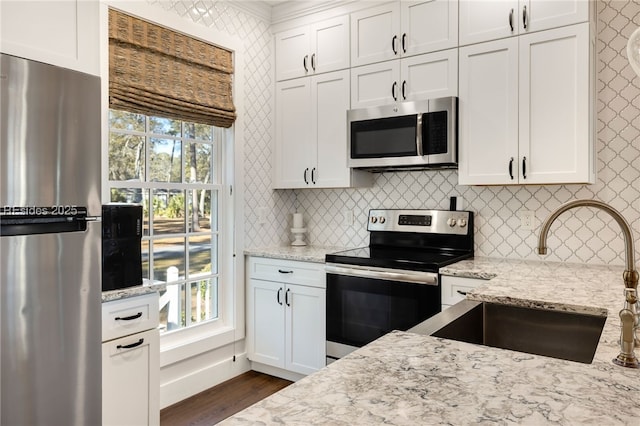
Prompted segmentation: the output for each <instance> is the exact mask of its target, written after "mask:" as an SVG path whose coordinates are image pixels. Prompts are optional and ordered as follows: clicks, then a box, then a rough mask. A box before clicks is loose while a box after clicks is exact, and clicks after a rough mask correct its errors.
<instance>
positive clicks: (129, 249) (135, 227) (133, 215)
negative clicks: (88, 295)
mask: <svg viewBox="0 0 640 426" xmlns="http://www.w3.org/2000/svg"><path fill="white" fill-rule="evenodd" d="M141 239H142V206H141V205H139V204H116V203H114V204H105V205H103V206H102V291H109V290H118V289H122V288H127V287H133V286H137V285H141V284H142V253H141V246H140V244H141Z"/></svg>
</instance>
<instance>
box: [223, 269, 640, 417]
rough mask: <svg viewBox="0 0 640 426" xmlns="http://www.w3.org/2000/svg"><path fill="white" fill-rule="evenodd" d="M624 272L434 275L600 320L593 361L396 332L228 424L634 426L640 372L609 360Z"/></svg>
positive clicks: (494, 297) (482, 293)
mask: <svg viewBox="0 0 640 426" xmlns="http://www.w3.org/2000/svg"><path fill="white" fill-rule="evenodd" d="M623 269H624V268H623V267H608V266H587V265H577V264H565V263H551V262H531V261H513V260H501V259H487V258H484V259H482V258H476V259H471V260H466V261H463V262H459V263H458V264H455V265H451V266H450V267H447V268H443V269H442V270H441V273H442V274H444V275H452V276H462V277H468V278H482V279H486V280H487V281H486V282H485V283H483V284H482V285H480V286H478V287H477V288H476V289H475V290H474V291H473V292H471V293H470V294H469V295H468V296H467V297H468V298H470V299H474V300H482V301H491V302H496V303H506V304H511V305H520V306H537V307H543V308H546V309H555V310H565V311H574V312H583V313H589V314H596V315H598V314H599V315H607V321H606V323H605V326H604V329H603V333H602V336H601V338H600V343H599V345H598V349H597V351H596V354H595V357H594V360H593V362H592V363H591V364H582V363H577V362H571V361H563V360H557V359H553V358H548V357H543V356H537V355H530V354H524V353H520V352H514V351H508V350H503V349H496V348H489V347H484V346H480V345H473V344H468V343H463V342H456V341H453V340H445V339H439V338H435V337H430V336H423V335H418V334H413V333H408V332H400V331H395V332H392V333H389V334H387V335H385V336H383V337H381V338H380V339H378V340H376V341H374V342H372V343H370V344H369V345H367V346H365V347H363V348H360V349H358V350H357V351H355V352H353V353H351V354H349V355H348V356H346V357H344V358H343V359H341V360H339V361H337V362H335V363H333V364H331V365H329V366H327V367H325V368H323V369H322V370H320V371H319V372H317V373H315V374H312V375H310V376H308V377H306V378H304V379H302V380H300V381H298V382H296V383H294V384H292V385H291V386H289V387H287V388H285V389H283V390H282V391H280V392H278V393H276V394H274V395H272V396H271V397H269V398H267V399H265V400H263V401H261V402H259V403H257V404H255V405H253V406H252V407H249V408H248V409H246V410H244V411H242V412H240V413H238V414H236V415H235V416H233V417H231V418H229V419H227V420H226V421H224V422H223V423H224V424H231V425H233V424H273V423H283V424H305V425H306V424H332V425H353V424H359V425H365V424H366V425H369V424H381V423H384V424H397V425H414V424H483V423H492V424H532V425H540V424H563V425H569V424H581V425H582V424H594V425H596V424H597V425H611V424H629V425H631V424H633V425H636V424H638V418H640V370H633V369H627V368H622V367H618V366H616V365H614V364H613V363H612V362H611V360H612V359H613V358H614V357H615V356H616V355H617V354H618V345H617V340H618V338H619V334H620V330H619V319H618V311H619V310H620V309H621V308H622V305H623V296H622V291H623V287H624V285H623V283H622V271H623ZM489 278H490V279H489ZM637 352H638V351H637Z"/></svg>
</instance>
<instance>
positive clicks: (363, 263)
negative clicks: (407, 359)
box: [325, 210, 474, 363]
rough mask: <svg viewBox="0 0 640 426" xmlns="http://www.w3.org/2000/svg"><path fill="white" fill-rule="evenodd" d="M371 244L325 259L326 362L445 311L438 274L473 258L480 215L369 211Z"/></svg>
mask: <svg viewBox="0 0 640 426" xmlns="http://www.w3.org/2000/svg"><path fill="white" fill-rule="evenodd" d="M367 230H368V231H370V240H369V246H368V247H363V248H357V249H352V250H346V251H342V252H338V253H332V254H327V255H326V258H325V260H326V267H325V269H326V272H327V308H326V314H327V319H326V321H327V323H326V326H327V327H326V333H327V348H326V349H327V363H329V362H332V361H333V360H335V359H338V358H341V357H343V356H345V355H347V354H348V353H350V352H352V351H354V350H355V349H357V348H358V347H361V346H364V345H366V344H367V343H369V342H371V341H373V340H375V339H377V338H378V337H380V336H382V335H384V334H386V333H388V332H390V331H392V330H407V329H409V328H411V327H413V326H415V325H417V324H419V323H420V322H422V321H424V320H425V319H427V318H430V317H432V316H433V315H435V314H437V313H439V312H440V311H441V285H440V275H439V273H438V270H439V269H440V268H441V267H443V266H446V265H450V264H452V263H455V262H458V261H460V260H463V259H467V258H469V257H472V256H473V247H474V246H473V244H474V240H473V213H472V212H468V211H451V210H370V211H369V217H368V221H367Z"/></svg>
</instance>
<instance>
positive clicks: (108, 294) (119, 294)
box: [102, 283, 167, 303]
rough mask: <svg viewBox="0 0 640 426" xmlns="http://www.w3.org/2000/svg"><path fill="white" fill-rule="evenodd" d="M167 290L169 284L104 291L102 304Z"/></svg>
mask: <svg viewBox="0 0 640 426" xmlns="http://www.w3.org/2000/svg"><path fill="white" fill-rule="evenodd" d="M166 288H167V284H165V283H160V284H149V285H137V286H133V287H127V288H121V289H118V290H111V291H103V292H102V302H103V303H104V302H111V301H113V300H119V299H125V298H127V297H133V296H142V295H144V294H149V293H154V292H156V291H158V292H160V291H164V290H166Z"/></svg>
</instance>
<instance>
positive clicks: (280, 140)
mask: <svg viewBox="0 0 640 426" xmlns="http://www.w3.org/2000/svg"><path fill="white" fill-rule="evenodd" d="M311 104H312V101H311V79H310V78H297V79H294V80H288V81H282V82H279V83H277V84H276V140H275V164H274V187H275V188H305V187H307V186H308V184H309V182H310V179H311V175H310V173H311V167H310V165H312V164H315V162H316V160H315V145H316V144H315V139H314V137H313V135H312V133H311V122H312V114H311V111H312V105H311ZM345 114H346V112H345ZM345 120H346V119H345Z"/></svg>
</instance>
